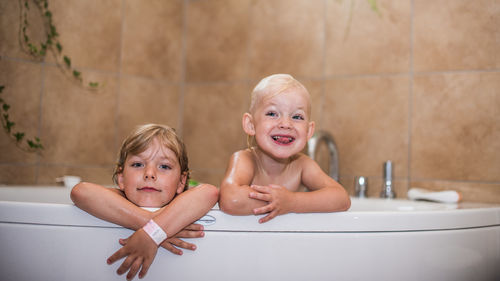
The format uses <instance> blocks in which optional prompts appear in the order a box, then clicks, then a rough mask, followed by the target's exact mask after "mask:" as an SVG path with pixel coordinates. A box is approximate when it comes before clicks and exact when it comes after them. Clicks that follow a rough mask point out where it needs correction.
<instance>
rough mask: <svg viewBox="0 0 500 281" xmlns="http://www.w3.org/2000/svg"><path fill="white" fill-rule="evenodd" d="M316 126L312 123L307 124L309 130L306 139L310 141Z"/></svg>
mask: <svg viewBox="0 0 500 281" xmlns="http://www.w3.org/2000/svg"><path fill="white" fill-rule="evenodd" d="M315 126H316V124H315V123H314V121H311V122H309V128H308V129H307V139H310V138H311V137H312V136H313V135H314V127H315Z"/></svg>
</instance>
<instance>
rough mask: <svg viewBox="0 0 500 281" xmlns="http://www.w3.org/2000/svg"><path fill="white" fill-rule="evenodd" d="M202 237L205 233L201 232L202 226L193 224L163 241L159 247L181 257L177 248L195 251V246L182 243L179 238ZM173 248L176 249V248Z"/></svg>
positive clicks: (180, 252) (180, 251)
mask: <svg viewBox="0 0 500 281" xmlns="http://www.w3.org/2000/svg"><path fill="white" fill-rule="evenodd" d="M203 236H205V232H203V225H201V224H194V223H193V224H191V225H188V226H187V227H186V228H184V229H183V230H181V231H179V232H178V233H177V234H176V235H175V236H174V237H171V238H168V239H166V240H165V241H163V242H162V243H161V244H160V246H162V247H163V248H165V249H167V250H168V251H170V252H172V253H174V254H176V255H182V250H180V249H178V248H183V249H186V250H192V251H194V250H196V245H195V244H191V243H188V242H186V241H183V240H181V239H179V238H200V237H203ZM175 246H176V247H178V248H176V247H175Z"/></svg>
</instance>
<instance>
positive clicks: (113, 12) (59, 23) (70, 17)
mask: <svg viewBox="0 0 500 281" xmlns="http://www.w3.org/2000/svg"><path fill="white" fill-rule="evenodd" d="M121 2H122V1H121V0H111V1H99V0H88V1H65V0H52V1H50V6H49V8H50V10H51V11H52V14H53V21H54V25H55V26H56V27H57V32H58V33H59V41H60V42H61V44H62V46H63V53H64V54H65V55H67V56H68V57H70V58H71V63H72V65H74V66H75V67H77V68H78V67H81V68H91V69H99V70H106V71H118V69H119V59H120V34H121V33H120V30H121V28H120V25H121V16H122V15H121V10H122V9H121ZM47 59H48V60H49V61H53V58H52V56H47Z"/></svg>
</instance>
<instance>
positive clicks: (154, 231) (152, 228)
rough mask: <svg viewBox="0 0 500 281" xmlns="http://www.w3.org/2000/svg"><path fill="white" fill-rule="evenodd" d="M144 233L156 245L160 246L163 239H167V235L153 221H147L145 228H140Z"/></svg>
mask: <svg viewBox="0 0 500 281" xmlns="http://www.w3.org/2000/svg"><path fill="white" fill-rule="evenodd" d="M142 229H144V231H145V232H146V233H147V234H148V235H149V237H151V239H153V241H155V243H156V245H160V244H161V242H163V241H164V240H165V239H167V234H166V233H165V231H163V229H161V227H159V226H158V224H156V222H155V221H154V220H150V221H148V223H146V225H145V226H143V227H142Z"/></svg>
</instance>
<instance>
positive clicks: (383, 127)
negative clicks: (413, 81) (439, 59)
mask: <svg viewBox="0 0 500 281" xmlns="http://www.w3.org/2000/svg"><path fill="white" fill-rule="evenodd" d="M325 88H326V91H325V92H326V94H325V103H324V114H323V120H322V124H323V128H324V129H326V130H327V131H329V132H330V133H331V134H332V135H333V137H334V138H335V141H336V143H337V148H338V150H339V162H340V164H339V166H340V175H341V176H343V177H344V176H346V175H364V176H374V175H375V176H381V173H382V172H381V171H382V164H383V163H384V162H385V161H387V160H392V161H393V163H394V169H395V175H396V176H397V177H406V176H407V175H408V172H407V170H408V77H406V76H388V77H360V78H349V79H332V80H329V81H327V82H326V87H325Z"/></svg>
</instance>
